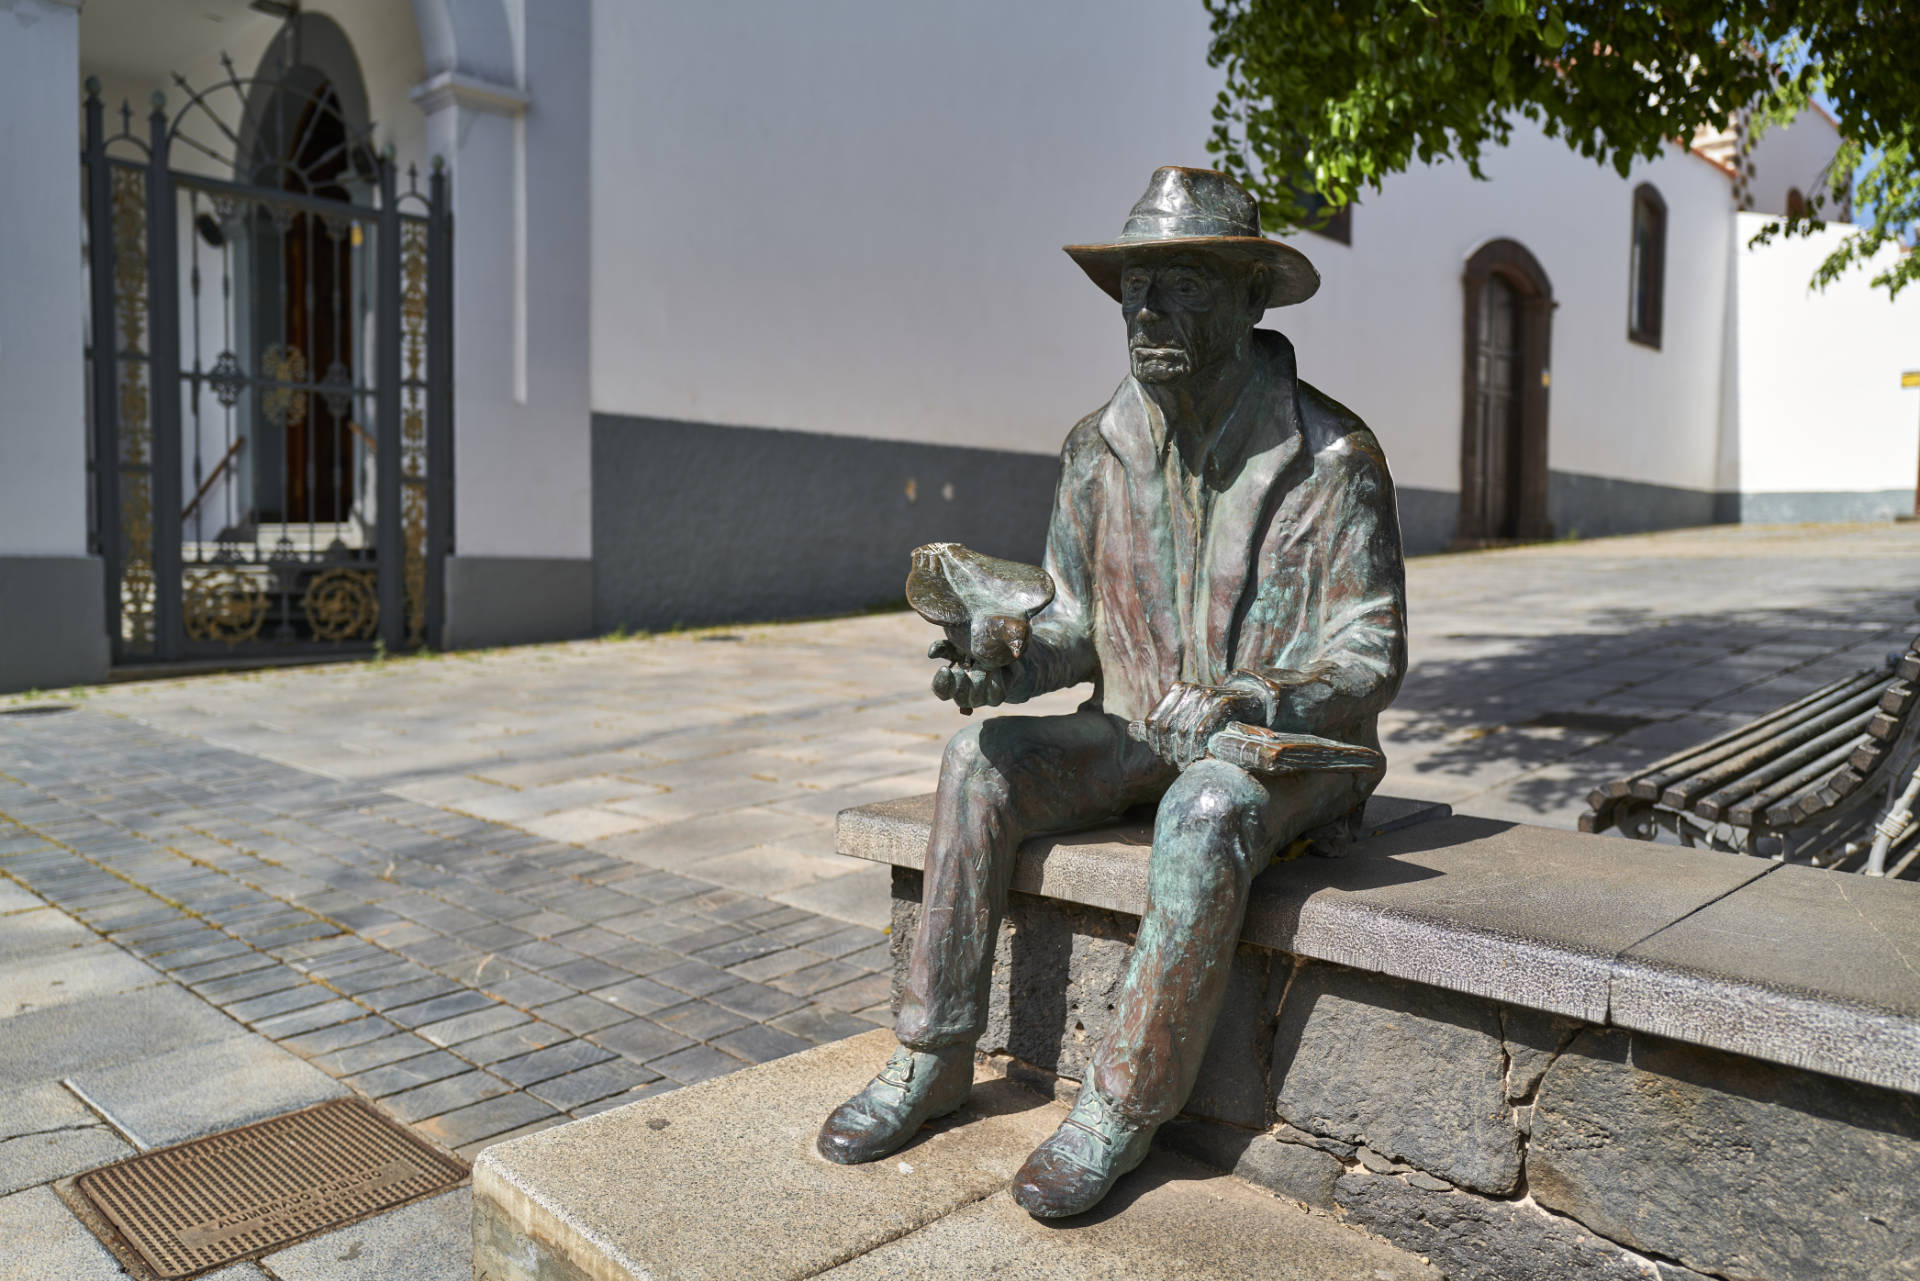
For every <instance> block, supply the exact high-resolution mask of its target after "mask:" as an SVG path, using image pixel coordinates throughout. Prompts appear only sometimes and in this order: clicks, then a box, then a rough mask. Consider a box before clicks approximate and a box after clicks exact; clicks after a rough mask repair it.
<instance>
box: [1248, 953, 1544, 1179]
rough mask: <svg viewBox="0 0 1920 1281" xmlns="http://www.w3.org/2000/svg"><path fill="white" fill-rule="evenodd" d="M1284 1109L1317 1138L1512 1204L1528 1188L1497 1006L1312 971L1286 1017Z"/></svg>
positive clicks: (1280, 1068) (1306, 971) (1279, 1089)
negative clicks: (1360, 1148) (1515, 1193)
mask: <svg viewBox="0 0 1920 1281" xmlns="http://www.w3.org/2000/svg"><path fill="white" fill-rule="evenodd" d="M1272 1071H1273V1092H1274V1106H1275V1107H1276V1108H1277V1110H1278V1112H1279V1114H1280V1116H1281V1117H1282V1118H1283V1119H1284V1120H1286V1121H1289V1122H1291V1123H1292V1124H1294V1125H1297V1126H1299V1127H1300V1128H1301V1129H1303V1130H1307V1131H1310V1132H1312V1133H1315V1134H1325V1135H1330V1136H1332V1137H1334V1138H1337V1139H1341V1140H1343V1141H1346V1142H1350V1143H1364V1144H1366V1145H1367V1146H1368V1147H1371V1148H1373V1149H1375V1150H1376V1151H1378V1152H1380V1153H1382V1154H1384V1155H1386V1156H1389V1157H1392V1158H1394V1159H1396V1160H1400V1161H1405V1162H1407V1163H1408V1164H1409V1165H1413V1166H1415V1167H1417V1168H1419V1169H1422V1170H1425V1171H1426V1172H1427V1173H1429V1174H1435V1175H1439V1176H1440V1177H1442V1178H1444V1179H1446V1180H1447V1181H1448V1182H1450V1183H1456V1184H1460V1185H1463V1186H1466V1187H1470V1188H1473V1189H1475V1190H1476V1191H1480V1192H1490V1193H1493V1194H1495V1195H1504V1194H1506V1193H1508V1192H1511V1191H1512V1190H1513V1189H1514V1188H1515V1187H1516V1186H1518V1184H1519V1181H1520V1161H1521V1157H1520V1132H1519V1130H1518V1128H1517V1126H1516V1122H1515V1118H1514V1115H1513V1109H1512V1108H1511V1107H1510V1106H1509V1105H1508V1103H1507V1092H1506V1053H1505V1050H1504V1042H1503V1039H1502V1036H1501V1029H1500V1014H1499V1010H1498V1008H1497V1007H1496V1006H1494V1005H1493V1004H1492V1003H1491V1002H1488V1001H1482V1000H1479V999H1476V998H1474V997H1470V996H1463V995H1460V994H1459V993H1455V992H1443V991H1440V990H1439V989H1437V988H1430V987H1418V986H1415V985H1412V984H1407V983H1402V982H1399V981H1398V980H1394V979H1386V978H1380V977H1378V976H1374V975H1368V974H1363V973H1360V972H1359V971H1357V970H1348V969H1342V968H1340V967H1337V966H1331V965H1315V964H1305V965H1302V966H1301V967H1300V969H1299V970H1298V971H1297V972H1296V974H1295V975H1294V979H1293V983H1292V985H1291V986H1290V987H1289V988H1288V989H1287V993H1286V999H1285V1002H1284V1003H1283V1004H1282V1006H1281V1008H1280V1018H1279V1027H1278V1031H1277V1033H1276V1034H1275V1037H1274V1048H1273V1069H1272Z"/></svg>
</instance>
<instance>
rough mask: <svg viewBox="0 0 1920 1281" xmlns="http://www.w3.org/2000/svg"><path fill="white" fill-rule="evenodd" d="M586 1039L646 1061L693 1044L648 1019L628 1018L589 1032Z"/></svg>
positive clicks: (642, 1061)
mask: <svg viewBox="0 0 1920 1281" xmlns="http://www.w3.org/2000/svg"><path fill="white" fill-rule="evenodd" d="M587 1039H588V1040H590V1041H592V1042H593V1043H594V1044H595V1045H600V1046H604V1047H605V1048H607V1049H609V1050H612V1051H614V1052H615V1053H616V1054H621V1055H624V1056H626V1057H627V1058H630V1059H632V1060H634V1061H635V1062H637V1063H645V1062H647V1061H648V1060H650V1059H657V1058H659V1057H660V1056H661V1055H663V1054H671V1053H673V1052H674V1051H676V1050H680V1049H684V1048H685V1047H687V1046H688V1045H691V1044H692V1041H690V1040H689V1039H688V1038H686V1037H684V1036H681V1035H680V1034H679V1033H677V1032H669V1031H668V1030H667V1029H666V1028H663V1027H661V1026H660V1025H659V1024H658V1023H655V1022H652V1021H651V1020H648V1019H641V1018H636V1019H628V1020H627V1021H626V1022H625V1023H616V1024H615V1025H614V1026H612V1027H607V1028H601V1029H600V1030H599V1031H597V1032H592V1033H589V1034H588V1036H587Z"/></svg>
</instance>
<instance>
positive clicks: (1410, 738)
mask: <svg viewBox="0 0 1920 1281" xmlns="http://www.w3.org/2000/svg"><path fill="white" fill-rule="evenodd" d="M1917 552H1920V530H1916V529H1914V528H1912V527H1894V526H1869V527H1827V528H1816V529H1780V530H1765V529H1718V530H1707V531H1696V532H1687V533H1678V534H1669V535H1659V536H1652V537H1644V538H1632V539H1616V540H1610V541H1607V542H1595V543H1590V544H1562V545H1554V546H1547V547H1534V548H1524V549H1514V550H1509V551H1497V552H1488V553H1478V554H1472V555H1463V556H1446V557H1431V558H1425V559H1422V560H1419V561H1416V562H1414V564H1413V565H1412V566H1411V568H1410V573H1409V585H1410V591H1411V600H1412V621H1413V658H1414V667H1413V671H1412V673H1411V674H1410V676H1409V679H1408V681H1407V684H1406V686H1405V688H1404V690H1403V692H1402V693H1401V695H1400V698H1399V700H1398V702H1397V703H1396V705H1395V707H1394V708H1393V709H1392V710H1391V711H1390V712H1389V713H1388V714H1387V716H1386V717H1385V718H1384V720H1383V731H1384V736H1385V739H1386V745H1387V751H1388V755H1389V760H1390V762H1391V769H1392V772H1391V774H1390V775H1389V778H1388V781H1387V783H1386V790H1388V791H1390V792H1395V793H1398V794H1401V795H1408V796H1419V797H1425V798H1429V799H1437V800H1445V801H1449V802H1451V803H1453V804H1454V805H1455V807H1456V808H1458V809H1461V810H1464V811H1469V812H1475V813H1482V814H1488V815H1493V816H1497V817H1507V818H1514V819H1523V820H1526V821H1532V822H1547V823H1553V824H1560V825H1570V824H1571V823H1572V821H1573V819H1574V818H1575V817H1576V816H1577V814H1578V812H1579V810H1580V808H1581V806H1582V804H1583V799H1584V796H1585V793H1586V791H1587V790H1588V789H1589V788H1591V787H1592V786H1593V785H1594V784H1595V783H1596V782H1598V781H1601V780H1603V779H1605V778H1606V777H1609V776H1610V775H1612V774H1614V773H1616V772H1619V771H1621V770H1625V769H1630V768H1633V767H1634V766H1637V765H1640V764H1643V763H1645V762H1646V761H1649V760H1651V759H1654V758H1656V757H1658V756H1661V755H1664V754H1666V753H1668V752H1671V751H1673V750H1675V749H1677V748H1679V747H1681V746H1684V745H1686V744H1688V743H1690V742H1694V741H1698V740H1699V739H1701V738H1704V737H1707V736H1709V735H1711V734H1714V733H1718V732H1719V731H1720V730H1722V729H1724V728H1725V727H1727V726H1728V725H1729V724H1731V723H1733V722H1734V721H1736V720H1738V719H1740V718H1743V717H1748V716H1751V715H1753V714H1755V713H1757V712H1759V711H1762V710H1765V709H1766V708H1768V707H1771V706H1774V705H1776V704H1778V703H1780V702H1783V701H1786V700H1787V699H1790V698H1792V697H1796V696H1798V695H1799V694H1801V693H1804V692H1805V691H1806V690H1808V689H1810V688H1812V687H1814V686H1815V685H1818V684H1820V683H1823V682H1825V681H1827V680H1830V679H1832V678H1833V677H1835V676H1838V675H1842V674H1845V673H1847V672H1851V671H1854V670H1857V669H1859V668H1861V667H1864V666H1868V665H1871V664H1872V663H1874V662H1877V661H1878V660H1879V659H1880V657H1881V656H1882V655H1883V654H1884V653H1885V652H1886V651H1887V650H1888V649H1891V648H1896V647H1898V646H1900V645H1903V644H1904V643H1905V641H1906V640H1907V639H1908V637H1909V636H1910V634H1911V632H1912V631H1913V630H1914V629H1915V627H1916V622H1915V619H1914V608H1915V607H1914V595H1915V590H1916V588H1917V587H1920V581H1916V574H1915V570H1916V568H1917V567H1920V556H1916V553H1917ZM928 634H929V629H927V628H926V627H925V626H924V625H923V624H921V623H920V622H919V621H918V620H916V619H913V618H911V617H906V616H899V615H884V616H874V617H868V618H857V619H842V620H834V621H827V622H819V623H805V624H790V625H780V626H757V627H742V628H738V629H732V630H730V631H725V632H719V633H709V634H705V635H673V636H659V637H647V638H632V639H618V640H615V639H609V640H604V641H597V642H583V643H578V644H568V645H555V646H542V647H535V648H530V649H521V650H511V651H497V652H490V653H482V654H472V655H451V656H446V657H440V658H427V659H407V660H397V661H391V662H386V663H381V664H354V665H342V666H334V667H319V668H305V669H290V670H280V671H274V672H267V673H254V674H247V675H235V676H224V677H201V678H190V679H179V680H162V681H151V682H142V683H138V684H131V685H121V686H110V687H106V688H104V689H100V690H93V691H75V692H71V693H69V694H66V695H64V696H61V697H59V698H51V697H46V696H42V697H39V698H15V699H10V700H5V699H0V713H4V714H0V817H3V819H4V821H0V924H4V923H5V922H6V921H14V922H21V921H25V920H27V919H28V918H35V919H37V918H38V917H41V916H45V915H47V914H48V913H47V910H46V909H45V908H43V907H41V900H42V899H44V900H46V901H48V902H51V903H53V904H54V905H55V906H56V907H57V908H58V909H59V910H60V911H62V912H64V913H67V914H68V915H70V916H71V917H74V918H77V919H78V920H80V921H82V922H85V924H86V925H87V926H89V927H91V930H92V931H95V933H93V934H90V935H88V937H89V938H91V939H93V940H94V941H93V942H92V943H91V944H88V947H89V948H92V949H95V950H92V951H87V950H85V949H83V950H82V951H79V952H75V953H74V955H76V956H79V955H83V954H84V955H87V956H90V957H97V956H101V955H104V953H105V952H113V953H114V954H115V955H122V954H121V953H119V952H117V951H115V949H113V948H111V947H110V946H108V945H107V944H103V943H100V942H99V936H100V935H104V936H105V937H106V938H107V939H110V940H111V941H112V943H113V944H117V945H119V947H120V948H123V949H125V952H126V953H130V954H131V955H132V956H134V957H139V958H145V959H146V960H147V961H148V962H150V963H151V964H152V966H154V967H156V969H157V970H158V971H161V972H164V974H165V975H166V976H167V977H168V978H169V979H170V980H172V981H174V982H177V983H179V984H182V985H184V987H185V988H186V989H187V990H190V991H191V992H193V993H195V994H197V995H198V996H199V997H202V998H204V999H205V1000H206V1001H207V1002H211V1003H212V1004H213V1005H214V1006H217V1007H219V1009H221V1010H224V1011H225V1012H226V1013H227V1014H229V1015H231V1016H232V1017H233V1018H234V1019H236V1020H238V1021H239V1022H241V1023H243V1024H245V1025H246V1026H247V1027H249V1028H252V1029H254V1030H255V1031H256V1032H257V1033H258V1034H259V1035H260V1036H262V1037H265V1038H270V1039H271V1040H272V1041H274V1042H276V1043H277V1044H279V1045H280V1046H283V1047H285V1048H286V1049H287V1050H290V1051H292V1052H293V1053H295V1054H297V1055H299V1056H302V1057H303V1058H304V1059H306V1060H307V1061H308V1062H310V1063H311V1064H313V1065H315V1066H317V1067H318V1068H320V1069H321V1070H322V1071H324V1072H325V1073H328V1074H330V1075H331V1076H332V1077H333V1078H336V1079H337V1080H339V1081H341V1082H344V1083H345V1084H346V1085H347V1086H349V1087H351V1088H352V1089H355V1090H358V1091H360V1092H361V1093H363V1094H366V1095H369V1096H372V1097H375V1098H377V1099H379V1100H380V1101H381V1103H382V1104H383V1105H384V1106H386V1107H387V1108H388V1109H389V1110H390V1111H392V1112H394V1113H396V1114H397V1115H399V1116H401V1117H402V1118H404V1119H406V1120H407V1121H409V1122H411V1123H413V1124H415V1125H417V1126H418V1127H419V1128H420V1129H421V1130H422V1131H423V1132H425V1133H428V1134H430V1135H432V1136H433V1137H435V1138H437V1139H439V1140H440V1141H442V1142H444V1143H446V1144H448V1145H449V1146H452V1147H455V1148H458V1149H461V1150H463V1151H466V1152H469V1153H471V1152H473V1151H475V1150H477V1149H478V1148H479V1147H480V1146H483V1145H484V1144H486V1143H488V1142H492V1141H496V1140H497V1139H498V1138H500V1137H502V1136H505V1135H509V1134H514V1133H518V1132H522V1131H525V1130H529V1129H534V1128H538V1127H541V1126H544V1125H549V1124H553V1123H555V1122H557V1121H560V1120H563V1119H565V1118H566V1117H568V1116H580V1115H586V1114H588V1113H590V1112H592V1111H595V1110H599V1109H602V1108H606V1107H610V1106H614V1105H615V1104H617V1103H620V1102H624V1101H626V1100H628V1099H631V1098H633V1097H636V1095H637V1094H639V1093H646V1092H652V1091H658V1090H662V1089H667V1088H672V1087H673V1086H674V1085H676V1084H680V1083H686V1082H692V1081H698V1080H701V1079H704V1078H706V1077H710V1076H712V1075H715V1074H717V1073H720V1072H726V1071H731V1070H734V1069H736V1068H738V1067H740V1066H743V1065H744V1064H746V1063H749V1062H754V1061H758V1060H762V1059H766V1058H770V1057H774V1056H777V1055H780V1054H784V1053H787V1052H790V1051H792V1050H795V1049H798V1048H801V1047H803V1046H805V1045H808V1044H812V1043H816V1042H818V1041H822V1040H825V1039H829V1038H834V1037H839V1036H842V1035H846V1034H848V1033H850V1032H853V1031H856V1030H859V1029H862V1028H864V1027H867V1026H870V1025H871V1024H872V1023H874V1022H878V1021H884V1007H885V1000H886V995H887V980H886V977H885V974H884V970H885V955H884V952H885V948H884V940H883V937H882V935H881V933H880V932H879V931H880V929H881V928H882V927H883V926H884V923H885V902H886V873H885V871H884V869H879V868H874V867H871V866H869V865H866V864H863V863H859V862H857V861H855V860H850V859H845V858H842V857H841V856H839V855H837V854H836V853H835V852H834V849H833V835H832V821H833V815H834V814H835V813H836V812H837V811H838V810H839V809H841V808H843V807H845V806H848V805H855V804H860V803H863V802H866V801H870V800H878V799H885V798H889V797H894V796H900V795H906V794H910V793H914V792H919V791H925V790H928V789H930V788H931V786H932V784H933V778H934V770H935V766H936V764H937V761H938V758H939V752H940V749H941V744H942V743H943V741H944V740H945V738H946V737H947V735H949V734H950V733H952V731H953V729H954V728H955V727H956V726H957V725H958V724H959V723H960V722H959V720H958V718H957V717H956V716H955V715H954V713H953V712H952V710H951V709H950V708H948V707H945V706H943V705H939V704H937V703H935V702H934V701H933V700H932V699H931V698H930V697H929V696H928V695H927V694H926V692H925V690H926V681H927V674H928V671H929V665H928V664H927V663H926V661H925V660H924V659H923V658H922V657H921V654H923V653H924V647H925V644H926V641H927V639H928ZM1080 697H1081V695H1080V694H1079V693H1078V692H1063V693H1060V694H1056V695H1052V696H1049V697H1048V698H1047V699H1045V700H1040V701H1039V702H1037V703H1036V704H1032V705H1029V706H1028V707H1026V708H1023V709H1020V710H1021V711H1022V712H1033V713H1042V714H1045V713H1049V712H1058V711H1063V710H1066V709H1067V708H1069V707H1071V706H1072V705H1073V704H1074V703H1075V702H1077V701H1078V699H1079V698H1080ZM50 705H54V706H63V707H69V708H72V709H73V710H63V711H55V712H48V713H45V714H36V713H35V709H36V708H40V707H45V706H50ZM23 891H31V892H32V895H33V896H38V897H32V896H28V895H25V894H24V893H23ZM4 895H13V896H15V900H13V901H15V902H20V901H24V906H13V907H8V906H6V900H5V899H4ZM7 912H12V913H14V915H13V916H5V915H4V914H5V913H7ZM22 928H24V927H22ZM35 928H40V927H38V926H36V927H35ZM0 933H4V931H0ZM5 942H6V940H5V939H4V938H0V944H4V943H5ZM4 950H5V948H4V947H0V952H4ZM99 963H100V964H104V962H99ZM108 968H110V967H108ZM61 981H62V982H64V981H66V980H61ZM9 982H11V983H12V984H13V986H11V987H9V986H8V983H9ZM39 982H40V980H39V979H36V978H32V977H31V976H29V977H28V978H26V979H13V980H8V979H7V976H6V974H4V973H0V997H9V994H12V993H26V995H25V996H23V997H20V998H19V999H20V1008H21V1009H29V1008H31V1007H33V1006H34V1004H35V1002H44V1001H45V1000H48V999H51V998H48V997H47V996H46V993H47V991H49V990H50V989H47V988H46V987H45V985H44V984H42V986H40V987H35V986H34V984H35V983H39ZM73 991H74V989H73V988H71V987H69V988H68V989H67V997H68V998H71V997H72V995H73ZM102 999H109V998H102ZM111 999H119V998H111ZM65 1008H76V1007H74V1006H68V1007H65ZM143 1008H144V1007H143ZM15 1013H16V1010H15V1009H14V1008H13V1007H11V1006H3V1005H0V1020H4V1019H8V1018H9V1016H11V1015H13V1014H15ZM21 1017H22V1018H27V1017H30V1015H24V1014H23V1015H21ZM12 1025H13V1026H14V1027H16V1028H18V1027H20V1026H22V1025H21V1024H20V1023H19V1022H18V1021H17V1020H15V1021H12ZM130 1034H131V1033H130ZM6 1038H7V1033H6V1032H4V1031H0V1058H4V1053H5V1041H6ZM76 1053H77V1051H76ZM0 1093H4V1091H0ZM36 1097H37V1096H36ZM36 1106H37V1105H36ZM7 1107H8V1105H7V1102H6V1099H5V1098H0V1143H5V1142H7V1141H8V1140H7V1134H8V1133H10V1132H11V1131H9V1130H8V1129H7V1125H8V1121H7V1115H8V1113H7ZM23 1124H24V1123H23ZM75 1159H76V1160H77V1159H78V1158H75ZM84 1164H85V1163H84V1162H83V1163H82V1164H76V1165H73V1166H72V1168H73V1169H78V1168H83V1166H84ZM47 1177H55V1176H53V1175H45V1174H43V1175H41V1176H39V1179H38V1181H44V1179H45V1178H47ZM31 1182H32V1181H29V1183H27V1184H19V1185H17V1186H23V1187H25V1186H31ZM8 1186H11V1185H7V1184H4V1183H0V1187H8ZM20 1195H25V1194H20Z"/></svg>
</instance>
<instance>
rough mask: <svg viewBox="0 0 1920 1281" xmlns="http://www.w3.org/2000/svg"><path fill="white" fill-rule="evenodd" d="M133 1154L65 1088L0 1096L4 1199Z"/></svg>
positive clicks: (0, 1172)
mask: <svg viewBox="0 0 1920 1281" xmlns="http://www.w3.org/2000/svg"><path fill="white" fill-rule="evenodd" d="M133 1151H134V1149H133V1148H131V1147H130V1146H128V1145H127V1143H126V1141H125V1140H124V1139H122V1138H121V1137H120V1136H119V1135H117V1134H115V1133H114V1132H113V1131H112V1130H111V1129H109V1128H108V1127H107V1126H106V1124H105V1123H103V1122H102V1121H101V1120H100V1118H99V1117H98V1116H97V1115H95V1114H94V1113H93V1112H92V1111H90V1110H89V1109H88V1108H87V1107H86V1105H85V1104H83V1103H81V1102H80V1100H79V1099H78V1098H76V1097H75V1096H74V1094H73V1093H72V1092H71V1091H69V1090H67V1089H66V1088H64V1087H63V1086H60V1085H58V1084H47V1085H39V1086H33V1087H30V1088H28V1089H24V1090H10V1091H8V1092H6V1093H4V1094H0V1195H4V1194H6V1193H10V1192H17V1191H19V1190H20V1189H22V1188H30V1187H33V1186H35V1185H37V1184H41V1183H46V1182H48V1181H49V1180H52V1179H60V1178H65V1177H66V1176H68V1175H70V1174H78V1173H79V1172H80V1171H82V1170H87V1169H91V1168H92V1167H94V1166H96V1165H105V1164H106V1163H107V1162H109V1161H116V1160H118V1159H120V1158H121V1157H123V1156H130V1155H132V1154H133Z"/></svg>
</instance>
